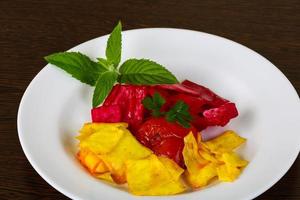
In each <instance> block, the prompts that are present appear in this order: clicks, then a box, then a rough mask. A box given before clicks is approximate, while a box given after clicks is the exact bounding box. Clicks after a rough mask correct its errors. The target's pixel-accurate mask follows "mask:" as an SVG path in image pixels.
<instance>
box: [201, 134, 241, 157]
mask: <svg viewBox="0 0 300 200" xmlns="http://www.w3.org/2000/svg"><path fill="white" fill-rule="evenodd" d="M245 141H246V139H245V138H242V137H240V136H239V135H237V134H236V133H235V132H234V131H225V132H224V133H223V134H222V135H220V136H218V137H216V138H215V139H212V140H209V141H207V142H201V145H203V146H204V148H207V149H209V150H210V151H211V152H212V153H215V154H222V153H226V152H231V151H233V150H234V149H236V148H237V147H238V146H240V145H241V144H243V143H244V142H245Z"/></svg>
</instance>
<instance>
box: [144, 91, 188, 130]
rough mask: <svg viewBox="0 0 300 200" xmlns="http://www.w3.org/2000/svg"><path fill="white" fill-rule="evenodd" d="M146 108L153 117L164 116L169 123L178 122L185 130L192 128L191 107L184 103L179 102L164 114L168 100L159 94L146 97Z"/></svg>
mask: <svg viewBox="0 0 300 200" xmlns="http://www.w3.org/2000/svg"><path fill="white" fill-rule="evenodd" d="M142 103H143V105H144V107H145V108H146V109H148V110H150V111H151V114H152V116H154V117H160V116H164V117H165V118H166V120H167V121H169V122H177V123H178V124H180V125H181V126H183V127H185V128H189V127H190V122H191V121H192V116H191V114H190V112H189V106H188V105H187V104H186V103H185V102H184V101H181V100H179V101H177V102H176V104H175V105H174V106H173V107H172V108H171V109H170V110H169V111H167V112H162V111H161V108H162V106H163V105H164V104H165V103H166V100H165V99H164V98H163V97H162V96H161V95H160V94H159V93H157V92H155V93H154V95H153V97H146V98H144V99H143V101H142Z"/></svg>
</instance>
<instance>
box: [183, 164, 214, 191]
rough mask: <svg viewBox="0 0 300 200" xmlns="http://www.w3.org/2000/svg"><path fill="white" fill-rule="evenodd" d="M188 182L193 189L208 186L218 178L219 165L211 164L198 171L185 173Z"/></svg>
mask: <svg viewBox="0 0 300 200" xmlns="http://www.w3.org/2000/svg"><path fill="white" fill-rule="evenodd" d="M185 176H186V180H187V182H188V183H189V184H190V185H191V187H193V188H199V187H203V186H206V185H208V183H209V181H210V180H212V179H213V178H214V177H216V176H217V165H216V164H214V163H209V164H207V165H205V166H204V167H202V168H200V169H198V170H197V171H189V170H187V171H186V172H185Z"/></svg>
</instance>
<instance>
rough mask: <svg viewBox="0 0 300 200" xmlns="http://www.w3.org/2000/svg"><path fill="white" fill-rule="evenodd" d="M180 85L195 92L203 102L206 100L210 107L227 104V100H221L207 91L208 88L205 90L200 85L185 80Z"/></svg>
mask: <svg viewBox="0 0 300 200" xmlns="http://www.w3.org/2000/svg"><path fill="white" fill-rule="evenodd" d="M182 85H184V86H186V87H187V88H189V89H191V90H193V91H195V92H197V94H198V96H199V97H201V98H202V99H203V100H206V101H207V102H208V103H210V104H211V105H212V106H220V105H222V104H224V103H227V102H229V101H228V100H226V99H223V98H222V97H220V96H218V95H216V94H215V93H214V92H212V91H211V90H210V89H208V88H206V87H204V86H202V85H198V84H196V83H194V82H192V81H189V80H185V81H183V82H182Z"/></svg>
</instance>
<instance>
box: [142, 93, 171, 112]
mask: <svg viewBox="0 0 300 200" xmlns="http://www.w3.org/2000/svg"><path fill="white" fill-rule="evenodd" d="M142 103H143V105H144V107H145V108H146V109H148V110H151V111H152V115H153V116H154V117H159V116H161V115H163V114H164V113H162V112H161V111H160V109H161V107H162V106H163V105H164V104H165V103H166V100H165V99H164V98H163V97H162V96H161V95H160V94H159V93H158V92H155V93H154V95H153V97H152V98H151V97H146V98H144V99H143V101H142Z"/></svg>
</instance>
